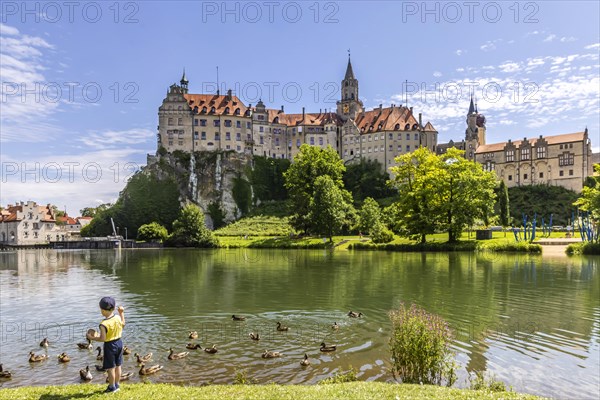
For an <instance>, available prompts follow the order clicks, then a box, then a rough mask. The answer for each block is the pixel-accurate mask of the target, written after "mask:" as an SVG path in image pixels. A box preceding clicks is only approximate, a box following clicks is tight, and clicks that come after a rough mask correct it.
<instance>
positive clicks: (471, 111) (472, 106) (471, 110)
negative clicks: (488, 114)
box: [468, 94, 475, 115]
mask: <svg viewBox="0 0 600 400" xmlns="http://www.w3.org/2000/svg"><path fill="white" fill-rule="evenodd" d="M474 112H475V106H474V105H473V94H471V104H469V114H468V115H471V114H473V113H474Z"/></svg>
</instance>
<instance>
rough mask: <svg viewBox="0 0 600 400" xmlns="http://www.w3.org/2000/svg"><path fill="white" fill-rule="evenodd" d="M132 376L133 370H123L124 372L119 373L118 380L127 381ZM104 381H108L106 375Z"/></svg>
mask: <svg viewBox="0 0 600 400" xmlns="http://www.w3.org/2000/svg"><path fill="white" fill-rule="evenodd" d="M132 376H133V372H125V373H124V374H121V379H120V381H128V380H129V378H131V377H132ZM106 383H108V376H107V377H106Z"/></svg>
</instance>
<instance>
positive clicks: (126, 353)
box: [123, 346, 131, 356]
mask: <svg viewBox="0 0 600 400" xmlns="http://www.w3.org/2000/svg"><path fill="white" fill-rule="evenodd" d="M130 354H131V349H130V348H129V347H127V346H123V355H124V356H128V355H130Z"/></svg>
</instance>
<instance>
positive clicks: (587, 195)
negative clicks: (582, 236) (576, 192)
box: [574, 164, 600, 242]
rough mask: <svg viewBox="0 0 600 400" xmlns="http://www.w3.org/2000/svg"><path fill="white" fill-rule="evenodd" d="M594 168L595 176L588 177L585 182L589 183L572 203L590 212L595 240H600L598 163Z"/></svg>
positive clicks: (599, 174)
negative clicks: (594, 225) (594, 230)
mask: <svg viewBox="0 0 600 400" xmlns="http://www.w3.org/2000/svg"><path fill="white" fill-rule="evenodd" d="M594 170H595V171H596V176H593V177H588V178H592V179H590V180H589V182H587V183H588V184H589V185H588V186H585V187H584V188H583V190H582V191H581V197H579V198H578V199H577V201H576V202H575V203H574V205H575V206H577V207H579V208H580V209H581V210H583V211H587V212H589V213H590V216H591V219H592V221H594V222H595V223H596V227H597V230H596V233H595V235H596V242H598V241H599V240H600V237H599V236H600V164H596V165H595V166H594Z"/></svg>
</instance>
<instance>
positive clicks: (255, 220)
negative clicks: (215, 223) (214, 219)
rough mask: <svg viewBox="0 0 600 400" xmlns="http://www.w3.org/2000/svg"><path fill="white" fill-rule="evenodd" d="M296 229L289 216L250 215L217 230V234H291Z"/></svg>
mask: <svg viewBox="0 0 600 400" xmlns="http://www.w3.org/2000/svg"><path fill="white" fill-rule="evenodd" d="M291 234H294V229H293V228H292V226H291V225H290V222H289V218H287V217H286V218H278V217H265V216H259V217H250V218H242V219H240V220H238V221H235V222H234V223H232V224H229V225H227V226H225V227H223V228H221V229H219V230H217V231H215V235H216V236H246V235H247V236H290V235H291Z"/></svg>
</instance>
